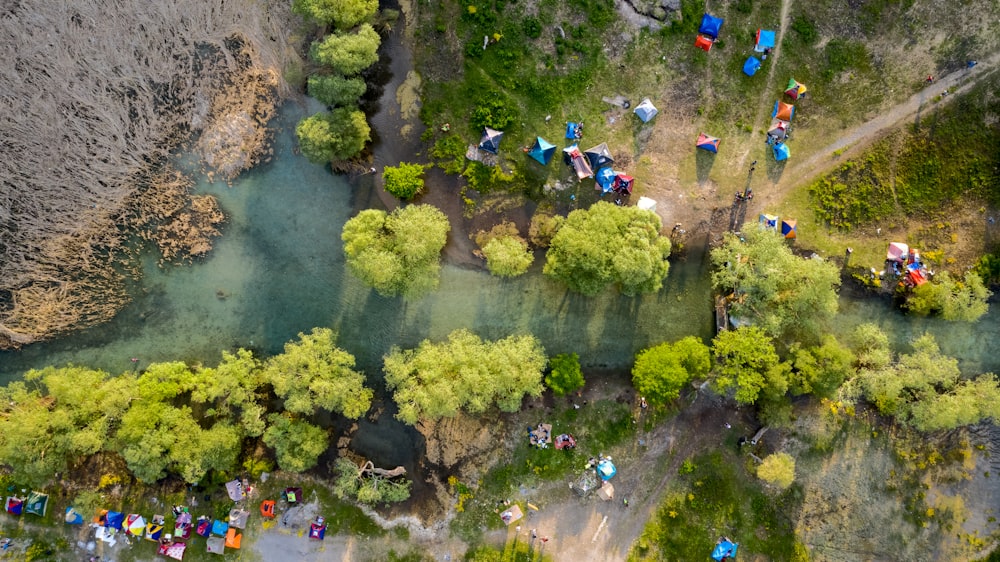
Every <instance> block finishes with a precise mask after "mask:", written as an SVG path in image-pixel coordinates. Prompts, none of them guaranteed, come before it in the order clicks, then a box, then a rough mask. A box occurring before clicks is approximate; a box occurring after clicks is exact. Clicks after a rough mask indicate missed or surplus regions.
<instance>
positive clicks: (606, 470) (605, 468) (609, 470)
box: [597, 459, 618, 481]
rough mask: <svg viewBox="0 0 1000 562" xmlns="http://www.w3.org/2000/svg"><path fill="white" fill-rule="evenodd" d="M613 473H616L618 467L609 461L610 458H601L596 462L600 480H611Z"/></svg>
mask: <svg viewBox="0 0 1000 562" xmlns="http://www.w3.org/2000/svg"><path fill="white" fill-rule="evenodd" d="M615 474H618V469H617V468H615V465H614V464H612V463H611V459H601V462H599V463H597V475H598V476H600V477H601V480H604V481H608V480H611V478H612V477H614V475H615Z"/></svg>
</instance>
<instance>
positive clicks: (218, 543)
mask: <svg viewBox="0 0 1000 562" xmlns="http://www.w3.org/2000/svg"><path fill="white" fill-rule="evenodd" d="M205 547H206V550H208V552H211V553H212V554H225V553H226V538H225V537H208V541H206V542H205Z"/></svg>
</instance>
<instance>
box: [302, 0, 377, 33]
mask: <svg viewBox="0 0 1000 562" xmlns="http://www.w3.org/2000/svg"><path fill="white" fill-rule="evenodd" d="M292 11H293V12H295V13H296V14H299V15H300V16H302V17H305V18H308V19H311V20H313V21H315V22H317V23H320V24H322V25H331V24H333V25H336V27H337V29H342V30H343V29H350V28H352V27H354V26H356V25H358V24H359V23H362V22H365V21H368V20H369V19H371V17H372V16H374V15H375V12H376V11H378V0H294V1H293V2H292Z"/></svg>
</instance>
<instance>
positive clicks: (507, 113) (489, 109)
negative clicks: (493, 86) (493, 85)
mask: <svg viewBox="0 0 1000 562" xmlns="http://www.w3.org/2000/svg"><path fill="white" fill-rule="evenodd" d="M516 119H518V113H517V104H516V103H514V102H512V101H511V100H510V99H508V98H507V96H505V95H504V94H502V93H501V92H498V91H492V92H489V93H487V94H484V95H483V96H482V97H480V98H479V100H478V101H477V102H476V107H475V108H474V109H473V110H472V116H471V117H470V118H469V122H470V123H471V124H472V126H473V127H474V128H475V129H482V128H483V127H489V128H491V129H497V130H501V131H502V130H504V129H506V128H507V126H508V125H510V124H511V123H513V122H514V121H515V120H516Z"/></svg>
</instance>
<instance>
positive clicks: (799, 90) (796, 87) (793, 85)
mask: <svg viewBox="0 0 1000 562" xmlns="http://www.w3.org/2000/svg"><path fill="white" fill-rule="evenodd" d="M807 91H809V89H808V88H806V85H805V84H800V83H798V82H796V81H795V79H794V78H789V79H788V86H786V87H785V94H787V95H788V97H790V98H792V99H793V100H797V99H799V98H801V97H803V96H805V95H806V92H807Z"/></svg>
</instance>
